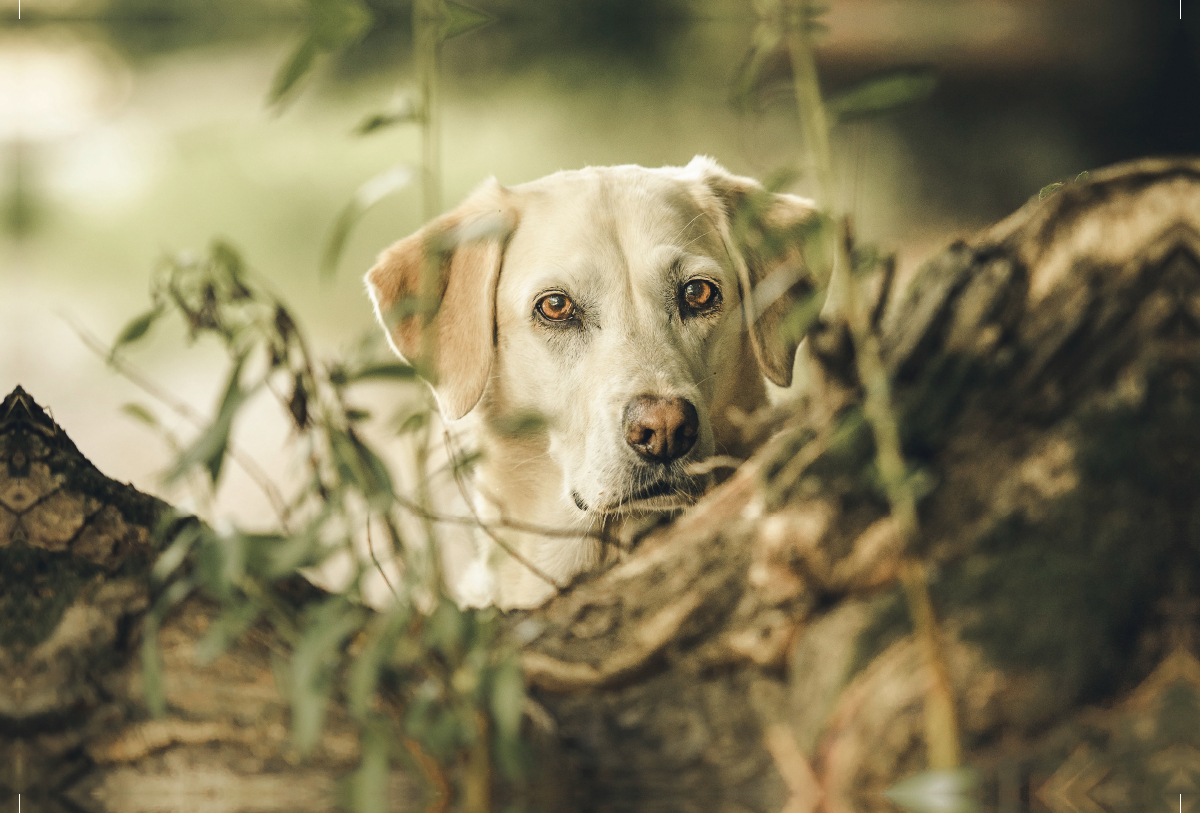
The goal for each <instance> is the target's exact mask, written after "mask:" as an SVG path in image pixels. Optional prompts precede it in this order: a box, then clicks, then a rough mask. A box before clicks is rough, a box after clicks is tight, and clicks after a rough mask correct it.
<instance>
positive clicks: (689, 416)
mask: <svg viewBox="0 0 1200 813" xmlns="http://www.w3.org/2000/svg"><path fill="white" fill-rule="evenodd" d="M624 427H625V442H626V443H628V444H629V445H630V446H631V447H632V448H633V450H634V451H635V452H637V453H638V454H639V455H641V456H642V457H644V458H645V459H646V460H652V461H654V462H655V463H669V462H671V461H672V460H675V459H677V458H680V457H683V456H684V455H685V454H687V453H688V450H689V449H691V448H692V446H694V445H695V444H696V435H698V434H699V429H700V418H699V417H698V416H697V415H696V407H694V406H692V402H691V401H688V400H687V399H685V398H657V397H655V396H653V395H639V396H638V397H637V398H634V399H633V400H632V401H630V402H629V403H628V404H626V406H625V420H624Z"/></svg>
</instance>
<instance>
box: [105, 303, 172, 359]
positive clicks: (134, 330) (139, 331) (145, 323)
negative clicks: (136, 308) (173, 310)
mask: <svg viewBox="0 0 1200 813" xmlns="http://www.w3.org/2000/svg"><path fill="white" fill-rule="evenodd" d="M162 314H163V309H162V307H161V306H158V305H156V306H155V307H153V308H151V309H150V310H148V311H146V312H145V313H143V314H141V315H139V316H135V317H134V318H133V319H130V320H129V321H128V322H127V323H126V324H125V327H123V328H121V332H120V333H118V334H117V338H116V339H114V340H113V346H112V350H111V351H109V354H108V360H109V361H112V360H113V359H114V358H116V357H117V351H118V350H119V349H121V348H122V347H124V346H125V345H127V344H132V343H133V342H136V341H137V340H138V339H140V338H142V337H143V336H145V335H146V334H147V333H149V332H150V328H151V327H152V326H153V325H154V323H155V321H156V320H157V319H158V317H160V316H162Z"/></svg>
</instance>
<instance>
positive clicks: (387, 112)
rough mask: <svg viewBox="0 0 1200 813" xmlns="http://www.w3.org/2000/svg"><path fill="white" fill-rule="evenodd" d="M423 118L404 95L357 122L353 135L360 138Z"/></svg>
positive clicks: (415, 106) (414, 105) (419, 111)
mask: <svg viewBox="0 0 1200 813" xmlns="http://www.w3.org/2000/svg"><path fill="white" fill-rule="evenodd" d="M423 118H424V116H423V115H422V112H421V110H420V109H419V108H418V107H417V104H416V103H415V102H414V101H413V98H412V96H409V95H404V96H400V97H398V98H397V99H396V100H395V101H394V102H392V104H390V105H388V107H387V108H386V109H384V110H381V111H380V112H378V113H374V114H372V115H370V116H367V117H366V118H365V119H363V120H362V121H361V122H359V123H358V126H357V127H355V128H354V133H355V134H356V135H360V136H362V135H370V134H371V133H375V132H378V131H380V130H384V129H386V128H388V127H395V126H396V125H397V124H409V123H410V122H419V121H421V120H422V119H423Z"/></svg>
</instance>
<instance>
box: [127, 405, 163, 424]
mask: <svg viewBox="0 0 1200 813" xmlns="http://www.w3.org/2000/svg"><path fill="white" fill-rule="evenodd" d="M121 411H122V412H124V413H125V414H126V415H128V416H129V417H131V418H133V419H134V420H135V421H140V422H141V423H144V424H146V425H147V426H152V427H155V428H158V418H156V417H155V416H154V413H153V412H151V411H150V410H149V409H147V408H146V407H144V406H142V405H141V404H135V403H128V404H122V405H121Z"/></svg>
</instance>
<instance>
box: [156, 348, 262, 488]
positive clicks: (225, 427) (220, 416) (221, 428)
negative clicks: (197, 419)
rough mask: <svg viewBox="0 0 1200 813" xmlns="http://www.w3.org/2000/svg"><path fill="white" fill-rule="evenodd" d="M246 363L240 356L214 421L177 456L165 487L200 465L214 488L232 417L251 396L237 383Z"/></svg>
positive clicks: (231, 425)
mask: <svg viewBox="0 0 1200 813" xmlns="http://www.w3.org/2000/svg"><path fill="white" fill-rule="evenodd" d="M245 360H246V359H245V357H244V356H243V357H242V358H240V359H238V361H237V363H236V364H234V367H233V370H232V372H231V373H230V375H229V381H228V382H227V384H226V385H225V394H224V395H223V396H222V398H221V404H220V407H219V408H218V410H217V417H216V419H215V420H213V422H212V424H211V425H209V427H208V428H207V429H205V430H204V431H203V432H201V433H200V437H198V438H197V439H196V440H195V442H194V443H193V444H192V445H191V447H190V448H188V450H187V451H185V452H184V453H183V454H182V455H180V457H179V459H178V460H176V461H175V465H174V466H173V467H172V468H171V470H170V471H168V472H167V475H166V478H165V481H166V483H167V484H168V485H169V484H170V483H173V482H174V481H175V480H177V479H179V478H180V477H181V476H182V475H183V474H184V473H185V472H186V471H187V470H188V469H189V468H191V467H192V466H194V465H196V464H202V465H203V466H204V467H205V468H206V469H208V473H209V476H210V477H211V478H212V483H213V485H214V486H215V485H216V484H217V480H218V478H219V477H220V475H221V467H222V464H223V462H224V460H225V451H226V449H227V447H228V445H229V432H230V430H231V429H232V428H233V419H234V416H235V415H236V414H237V410H238V408H239V407H241V405H242V404H243V403H245V401H246V399H247V398H249V396H250V392H248V391H244V390H242V388H241V384H240V383H239V379H240V378H241V374H242V366H243V364H244V363H245Z"/></svg>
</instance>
